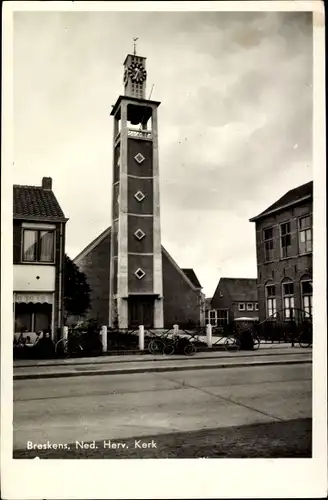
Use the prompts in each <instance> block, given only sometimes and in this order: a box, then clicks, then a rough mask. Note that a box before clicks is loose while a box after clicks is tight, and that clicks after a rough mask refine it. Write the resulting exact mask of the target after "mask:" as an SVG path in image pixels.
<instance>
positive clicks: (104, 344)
mask: <svg viewBox="0 0 328 500" xmlns="http://www.w3.org/2000/svg"><path fill="white" fill-rule="evenodd" d="M100 335H101V343H102V351H103V352H107V326H106V325H104V326H102V327H101V332H100Z"/></svg>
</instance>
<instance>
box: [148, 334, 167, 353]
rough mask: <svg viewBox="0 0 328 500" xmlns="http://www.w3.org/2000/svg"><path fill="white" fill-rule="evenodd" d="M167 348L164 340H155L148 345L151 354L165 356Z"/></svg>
mask: <svg viewBox="0 0 328 500" xmlns="http://www.w3.org/2000/svg"><path fill="white" fill-rule="evenodd" d="M164 347H165V342H164V341H163V340H162V339H158V338H156V339H153V340H151V341H150V342H149V344H148V351H149V352H150V354H153V355H156V354H163V352H164Z"/></svg>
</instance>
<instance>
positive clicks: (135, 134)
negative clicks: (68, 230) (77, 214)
mask: <svg viewBox="0 0 328 500" xmlns="http://www.w3.org/2000/svg"><path fill="white" fill-rule="evenodd" d="M146 79H147V72H146V59H145V58H144V57H140V56H138V55H136V52H135V51H134V54H128V56H127V57H126V59H125V61H124V95H120V96H119V97H118V99H117V101H116V103H115V104H114V105H113V106H112V110H111V116H112V117H113V121H114V123H113V160H112V173H113V175H112V220H111V225H110V227H108V228H107V229H106V230H105V231H104V232H103V233H102V234H100V235H99V236H98V238H96V239H95V240H94V241H93V242H91V243H90V244H89V245H88V246H87V247H86V248H85V249H84V250H82V252H81V253H80V254H79V255H78V256H77V257H76V258H75V259H74V262H75V264H77V265H78V266H79V268H80V270H81V271H83V272H84V273H85V274H86V276H87V280H88V283H89V285H90V287H91V289H92V294H91V309H90V311H89V313H88V315H89V316H90V317H93V318H94V319H97V320H98V321H100V322H101V323H103V324H105V325H109V326H119V327H120V328H128V327H135V326H138V325H145V326H147V327H154V328H163V327H165V328H166V327H167V328H171V327H172V326H173V324H176V323H177V324H179V325H180V326H191V325H203V324H204V322H205V298H204V295H203V293H202V291H201V285H200V283H199V281H198V279H197V277H196V275H195V273H194V272H193V270H192V269H187V270H186V269H185V270H183V269H180V267H179V266H178V265H177V264H176V262H175V261H174V260H173V259H172V257H171V256H170V255H169V254H168V252H167V251H166V250H165V249H164V248H163V247H162V244H161V222H160V201H159V200H160V196H159V158H158V126H157V124H158V116H157V112H158V107H159V105H160V102H158V101H152V100H150V99H146V98H145V95H146Z"/></svg>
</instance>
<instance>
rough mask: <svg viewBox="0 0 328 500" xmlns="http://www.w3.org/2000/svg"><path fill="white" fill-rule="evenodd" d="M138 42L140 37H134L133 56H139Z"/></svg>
mask: <svg viewBox="0 0 328 500" xmlns="http://www.w3.org/2000/svg"><path fill="white" fill-rule="evenodd" d="M137 40H139V37H134V38H133V54H134V55H136V54H137Z"/></svg>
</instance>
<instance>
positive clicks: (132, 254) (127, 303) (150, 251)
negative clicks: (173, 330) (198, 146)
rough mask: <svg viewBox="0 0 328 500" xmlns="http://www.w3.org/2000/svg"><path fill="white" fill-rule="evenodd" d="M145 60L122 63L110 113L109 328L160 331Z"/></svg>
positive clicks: (155, 179)
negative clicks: (140, 327) (121, 86)
mask: <svg viewBox="0 0 328 500" xmlns="http://www.w3.org/2000/svg"><path fill="white" fill-rule="evenodd" d="M146 79H147V72H146V58H145V57H140V56H139V55H136V53H134V54H129V55H128V56H127V57H126V59H125V61H124V95H120V96H119V97H118V99H117V101H116V103H115V105H114V106H113V108H112V111H111V115H112V116H113V118H114V127H113V130H114V137H113V186H112V226H111V227H112V231H111V262H110V297H109V300H110V307H109V316H110V317H109V325H110V326H118V327H119V328H128V327H129V328H130V327H136V326H138V325H145V326H146V327H155V328H162V327H163V276H162V250H161V224H160V193H159V165H158V127H157V108H158V106H159V105H160V103H159V102H157V101H151V100H149V99H146Z"/></svg>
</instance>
